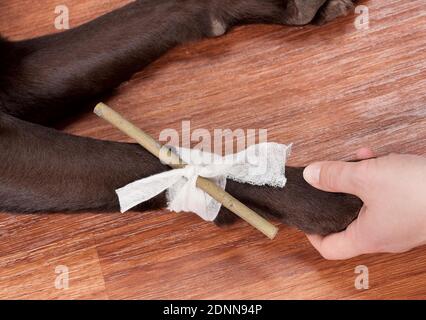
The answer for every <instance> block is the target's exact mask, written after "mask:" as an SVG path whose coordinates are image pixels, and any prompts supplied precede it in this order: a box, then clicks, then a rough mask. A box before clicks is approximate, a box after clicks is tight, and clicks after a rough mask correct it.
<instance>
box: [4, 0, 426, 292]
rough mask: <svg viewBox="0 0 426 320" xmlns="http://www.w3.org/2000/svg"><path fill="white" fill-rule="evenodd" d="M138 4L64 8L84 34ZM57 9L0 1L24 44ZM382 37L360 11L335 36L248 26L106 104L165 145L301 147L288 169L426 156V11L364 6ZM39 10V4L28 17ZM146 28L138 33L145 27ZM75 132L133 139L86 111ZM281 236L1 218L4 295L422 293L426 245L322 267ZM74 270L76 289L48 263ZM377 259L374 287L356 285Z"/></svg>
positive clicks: (120, 220)
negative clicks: (199, 135)
mask: <svg viewBox="0 0 426 320" xmlns="http://www.w3.org/2000/svg"><path fill="white" fill-rule="evenodd" d="M125 2H126V1H121V0H110V1H95V0H87V1H77V0H66V1H61V3H60V4H66V5H68V6H69V8H70V14H71V25H72V26H75V25H78V24H80V23H83V22H85V21H88V20H90V19H92V18H93V17H95V16H98V15H99V14H101V13H103V12H107V11H110V10H112V9H114V8H116V7H118V6H121V5H122V4H124V3H125ZM58 4H59V3H58V2H57V1H54V0H44V1H39V2H33V1H29V0H20V1H17V0H10V1H4V2H1V3H0V32H1V33H2V34H5V35H6V36H9V37H11V38H13V39H22V38H26V37H30V36H36V35H41V34H44V33H48V32H56V30H55V29H54V26H53V20H54V18H55V14H54V7H55V6H56V5H58ZM365 4H367V5H368V7H369V9H370V29H369V30H364V31H362V30H357V29H356V28H355V27H354V25H353V19H354V17H347V18H343V19H339V20H338V21H336V22H333V23H331V24H329V25H326V26H324V27H321V28H318V27H313V26H308V27H302V28H289V27H281V26H248V27H239V28H237V29H236V30H233V31H232V32H230V34H228V35H227V36H225V37H221V38H218V39H212V40H206V41H201V42H198V43H195V44H188V45H185V46H181V47H179V48H176V49H175V50H172V51H171V52H169V53H168V54H166V55H165V56H164V57H162V58H161V59H159V60H158V61H156V62H155V63H154V64H153V65H151V66H149V67H148V68H147V69H145V70H144V71H142V72H140V73H139V74H137V75H136V76H135V77H134V78H133V79H132V80H131V81H130V82H129V83H127V84H125V85H123V86H121V87H120V88H119V89H118V90H117V91H116V93H115V94H114V96H113V97H112V98H111V99H110V100H108V101H107V102H108V103H109V104H110V105H111V106H113V107H114V108H116V109H117V110H119V111H120V112H122V113H123V114H125V115H126V117H128V118H130V119H131V120H132V121H134V122H135V123H137V124H138V125H140V126H141V127H142V128H143V129H144V130H146V131H147V132H149V133H151V134H153V135H154V136H157V137H158V135H159V134H160V132H161V131H162V130H163V129H166V128H173V129H176V130H177V131H179V132H180V131H181V121H183V120H191V127H192V129H193V130H195V129H197V128H205V129H208V130H211V131H212V130H213V129H215V128H230V129H233V130H234V129H237V128H242V129H249V128H257V129H258V128H266V129H268V135H269V139H270V140H274V141H278V142H282V143H288V142H294V144H295V147H294V150H293V153H292V156H291V159H290V165H305V164H308V163H309V162H311V161H314V160H319V159H351V158H353V153H354V151H355V150H356V149H357V148H359V147H361V146H371V147H372V148H373V149H374V150H375V151H376V152H377V153H378V154H387V153H389V152H406V153H415V154H426V143H425V142H426V108H425V101H426V24H425V23H424V22H425V15H426V13H425V11H424V4H423V1H421V0H412V1H396V0H390V1H367V2H365ZM28 8H31V10H30V11H29V10H28ZM141 32H142V31H141ZM64 130H65V131H67V132H70V133H74V134H79V135H86V136H92V137H97V138H103V139H113V140H120V141H128V139H127V138H126V137H125V136H124V135H123V134H121V133H120V132H118V131H116V130H115V129H113V128H112V127H111V126H110V125H108V124H106V123H105V122H103V121H102V120H100V119H98V118H96V117H95V116H93V115H91V114H86V115H84V116H82V117H80V118H79V119H78V121H76V122H73V123H70V124H68V125H67V126H66V127H65V128H64ZM280 228H281V231H280V233H279V235H278V237H277V239H276V240H274V241H268V240H266V239H265V238H264V237H263V236H262V235H260V234H258V233H257V232H256V231H255V230H253V229H252V228H251V227H249V226H247V225H246V224H244V223H242V222H241V223H238V224H237V225H235V226H232V227H230V228H229V229H226V230H220V229H218V228H216V227H215V226H213V225H211V224H208V223H205V222H202V221H200V219H199V218H197V217H196V216H194V215H188V214H173V213H168V212H166V211H156V212H148V213H146V214H143V215H141V214H136V213H130V214H125V215H121V214H118V213H111V214H108V215H96V214H90V213H86V214H77V215H62V214H61V215H10V214H0V239H1V241H0V298H44V299H48V298H59V299H60V298H101V299H103V298H117V299H138V298H178V299H180V298H201V299H208V298H224V299H228V298H248V299H252V298H263V299H269V298H277V299H287V298H296V299H301V298H312V299H318V298H326V299H332V298H336V299H370V298H373V299H374V298H391V299H392V298H403V299H405V298H414V299H424V298H426V277H425V275H424V270H426V268H425V264H426V258H425V257H426V248H424V247H422V248H418V249H416V250H414V251H411V252H408V253H405V254H398V255H383V254H382V255H369V256H363V257H358V258H355V259H351V260H348V261H341V262H330V261H325V260H323V259H322V258H321V257H320V256H319V255H318V253H316V252H315V250H314V249H313V248H312V247H311V246H310V245H309V243H308V242H307V240H306V239H305V237H304V235H303V234H302V233H301V232H299V231H297V230H294V229H291V228H288V227H285V226H280ZM58 264H66V265H69V266H70V267H71V268H70V270H71V272H72V277H71V279H72V280H71V281H70V283H71V284H73V285H72V286H71V287H70V289H69V291H67V292H58V290H57V289H55V288H54V286H53V280H52V279H54V276H55V274H54V273H52V270H53V269H52V268H53V267H54V266H56V265H58ZM358 265H366V266H367V267H368V268H369V271H370V289H369V290H362V291H359V290H356V289H355V287H354V281H355V277H356V276H357V275H356V274H355V273H354V270H355V267H356V266H358Z"/></svg>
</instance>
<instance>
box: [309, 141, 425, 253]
mask: <svg viewBox="0 0 426 320" xmlns="http://www.w3.org/2000/svg"><path fill="white" fill-rule="evenodd" d="M357 156H358V158H359V159H364V160H363V161H361V162H357V163H347V162H340V161H334V162H319V163H314V164H312V165H310V166H308V167H307V168H306V169H305V172H304V177H305V180H306V181H307V182H309V183H310V184H311V185H312V186H314V187H316V188H318V189H321V190H324V191H330V192H344V193H350V194H354V195H356V196H358V197H359V198H361V200H363V202H364V206H363V208H362V209H361V212H360V214H359V217H358V218H357V219H356V220H355V221H354V222H352V224H350V225H349V227H348V228H347V229H346V230H345V231H343V232H340V233H336V234H332V235H329V236H326V237H320V236H317V235H308V239H309V241H310V242H311V243H312V245H313V246H314V247H315V248H316V249H317V250H318V251H319V253H320V254H321V255H322V256H323V257H324V258H326V259H330V260H340V259H349V258H352V257H355V256H358V255H361V254H366V253H382V252H388V253H399V252H405V251H408V250H410V249H412V248H415V247H418V246H421V245H424V244H426V157H422V156H414V155H398V154H391V155H388V156H385V157H380V158H375V159H371V158H373V157H374V154H373V152H372V151H371V150H370V149H361V150H359V151H358V152H357Z"/></svg>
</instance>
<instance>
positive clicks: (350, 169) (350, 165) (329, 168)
mask: <svg viewBox="0 0 426 320" xmlns="http://www.w3.org/2000/svg"><path fill="white" fill-rule="evenodd" d="M363 176H364V175H363V174H361V172H360V162H357V163H354V162H343V161H325V162H317V163H313V164H311V165H309V166H308V167H306V168H305V170H304V171H303V177H304V178H305V180H306V182H308V183H309V184H310V185H312V186H313V187H315V188H317V189H320V190H323V191H329V192H343V193H350V194H354V195H357V196H361V195H360V193H361V191H362V189H363V188H362V187H363V183H362V180H363Z"/></svg>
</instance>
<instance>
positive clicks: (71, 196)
mask: <svg viewBox="0 0 426 320" xmlns="http://www.w3.org/2000/svg"><path fill="white" fill-rule="evenodd" d="M324 4H325V1H316V0H313V1H308V0H306V1H302V0H290V1H283V0H264V1H261V0H245V1H243V0H240V1H238V0H232V1H231V0H229V1H222V0H216V1H207V0H206V1H200V0H186V1H182V0H181V1H178V0H144V1H137V2H134V3H131V4H129V5H127V6H125V7H123V8H121V9H118V10H116V11H114V12H111V13H109V14H106V15H104V16H102V17H100V18H98V19H96V20H94V21H92V22H89V23H87V24H85V25H82V26H80V27H78V28H75V29H72V30H69V31H66V32H63V33H59V34H54V35H48V36H44V37H40V38H35V39H30V40H25V41H20V42H8V41H6V40H0V149H1V150H2V152H1V153H0V162H1V165H0V209H1V210H6V211H12V212H46V211H48V212H55V211H79V210H96V211H105V210H116V209H117V208H118V204H117V199H116V196H115V193H114V190H115V189H116V188H118V187H120V186H123V185H125V184H127V183H129V182H131V181H133V180H135V179H138V178H142V177H146V176H149V175H152V174H154V173H158V172H162V171H164V170H167V168H165V167H164V166H162V165H161V164H160V163H159V162H158V161H157V160H156V159H154V158H153V157H152V156H151V155H149V154H148V153H147V152H145V151H144V150H142V149H141V148H139V147H138V146H136V145H133V144H124V143H117V142H110V141H99V140H95V139H89V138H82V137H77V136H72V135H68V134H64V133H61V132H59V131H57V130H54V129H51V128H48V127H43V126H42V125H46V126H48V125H50V124H53V123H55V122H56V121H59V120H62V119H64V118H66V117H68V116H69V115H71V114H75V113H77V112H79V111H81V110H83V109H85V108H87V107H92V106H93V102H95V101H96V100H97V99H99V97H101V96H102V95H104V94H107V93H108V92H109V91H110V90H112V89H113V88H115V87H116V86H118V85H119V84H120V83H121V82H123V81H125V80H127V79H129V78H130V77H131V75H132V74H133V73H135V72H136V71H139V70H140V69H141V68H143V67H144V66H146V65H147V64H149V63H150V62H152V61H153V60H155V59H156V58H158V57H159V56H160V55H162V54H163V53H164V52H166V51H167V50H169V49H170V48H172V47H174V46H176V45H178V44H181V43H184V42H188V41H194V40H197V39H200V38H203V37H213V36H218V35H220V34H223V33H224V32H226V30H227V29H229V28H230V27H232V26H233V25H236V24H241V23H257V22H263V23H282V24H296V25H302V24H306V23H309V22H310V21H311V20H312V19H313V18H314V17H315V15H316V14H317V12H318V10H319V9H320V8H322V7H323V6H324ZM288 179H289V182H288V185H287V187H286V188H284V189H282V190H281V189H274V188H268V187H254V186H250V185H242V184H238V183H234V182H230V183H229V184H228V187H227V190H228V191H229V192H230V193H231V194H234V195H235V196H237V197H239V198H240V199H241V200H243V201H245V202H247V203H248V204H249V206H251V207H253V208H255V209H256V210H258V211H260V212H261V213H262V214H264V215H272V216H274V217H276V218H277V219H279V220H281V221H283V222H284V223H287V224H290V225H294V226H297V227H299V228H300V229H302V230H304V231H307V232H316V233H321V234H326V233H329V232H334V231H338V230H341V229H344V228H345V227H346V226H347V225H348V223H349V222H350V221H352V220H353V219H354V218H355V217H356V215H357V213H358V209H359V208H360V205H361V203H360V201H359V200H358V199H356V198H354V197H352V196H347V195H336V194H330V193H324V192H320V191H318V190H315V189H313V188H311V187H310V186H309V185H307V184H306V183H305V182H304V181H303V179H302V169H301V168H289V169H288ZM164 205H165V199H164V195H161V196H159V197H157V198H156V199H153V200H152V201H150V203H148V204H147V205H145V206H144V207H143V208H141V209H144V208H146V207H162V206H164ZM230 217H232V216H231V215H230V214H229V212H227V211H226V210H223V212H222V213H221V215H220V216H219V218H218V223H226V222H229V221H230V220H232V218H230Z"/></svg>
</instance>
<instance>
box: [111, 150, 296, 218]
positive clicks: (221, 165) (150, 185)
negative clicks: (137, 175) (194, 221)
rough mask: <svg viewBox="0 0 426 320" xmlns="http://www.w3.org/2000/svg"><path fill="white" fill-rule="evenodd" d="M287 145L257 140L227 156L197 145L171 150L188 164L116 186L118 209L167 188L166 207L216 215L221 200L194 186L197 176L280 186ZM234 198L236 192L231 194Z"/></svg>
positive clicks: (220, 182)
mask: <svg viewBox="0 0 426 320" xmlns="http://www.w3.org/2000/svg"><path fill="white" fill-rule="evenodd" d="M290 150H291V145H289V146H287V145H284V144H278V143H260V144H257V145H253V146H250V147H249V148H247V149H246V150H244V151H241V152H239V153H236V154H230V155H227V156H224V157H222V156H219V155H217V154H213V153H209V152H204V151H201V150H198V149H185V148H178V149H176V150H175V151H176V152H177V153H178V154H179V156H180V157H181V159H182V160H183V161H184V162H185V163H187V164H188V165H187V166H186V167H185V168H182V169H174V170H170V171H165V172H163V173H159V174H156V175H153V176H150V177H147V178H144V179H141V180H137V181H135V182H132V183H130V184H128V185H126V186H125V187H123V188H120V189H117V190H116V193H117V195H118V198H119V202H120V208H121V212H126V211H128V210H129V209H131V208H133V207H135V206H136V205H138V204H140V203H142V202H145V201H147V200H149V199H151V198H154V197H155V196H157V195H159V194H160V193H162V192H164V191H166V190H167V199H168V209H169V210H170V211H175V212H182V211H184V212H194V213H196V214H198V215H199V216H200V217H201V218H203V219H204V220H206V221H213V220H215V219H216V217H217V215H218V213H219V210H220V207H221V204H220V203H219V202H217V201H216V200H214V199H213V198H212V197H211V196H210V195H208V194H207V193H206V192H204V191H203V190H201V189H199V188H197V186H196V183H197V178H198V177H204V178H208V179H210V180H212V181H213V182H214V183H216V184H217V185H218V186H219V187H220V188H222V189H225V186H226V179H231V180H234V181H237V182H241V183H249V184H253V185H258V186H261V185H268V186H272V187H277V188H283V187H284V186H285V184H286V181H287V179H286V177H285V163H286V160H287V158H288V156H289V154H290ZM235 197H236V198H238V195H235Z"/></svg>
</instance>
